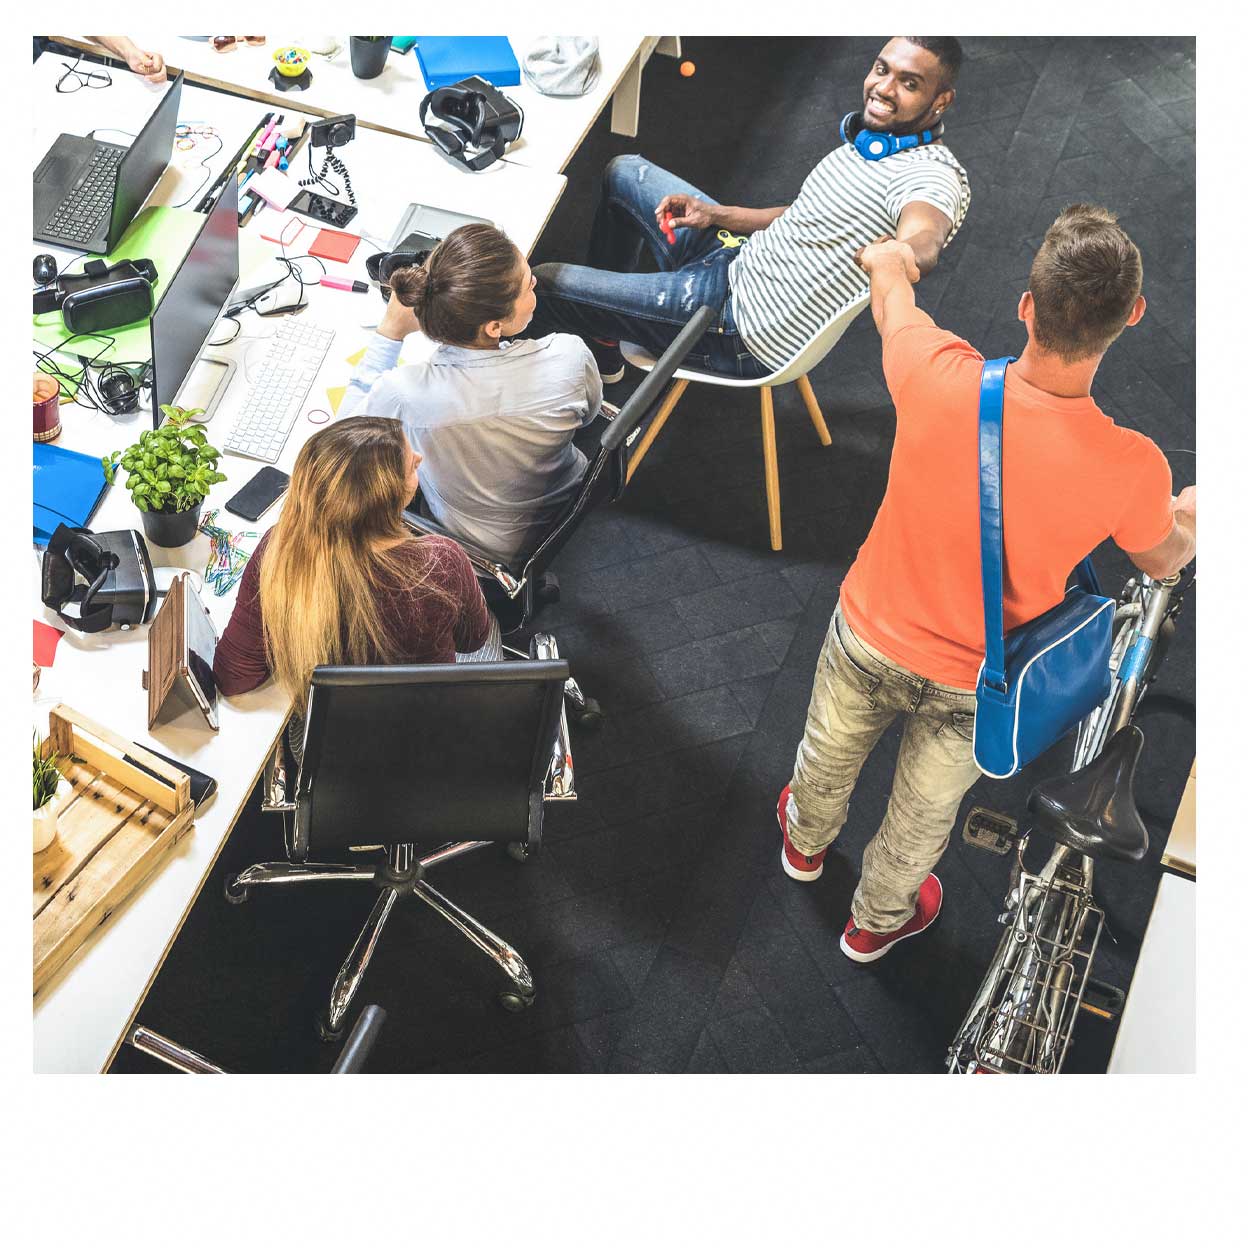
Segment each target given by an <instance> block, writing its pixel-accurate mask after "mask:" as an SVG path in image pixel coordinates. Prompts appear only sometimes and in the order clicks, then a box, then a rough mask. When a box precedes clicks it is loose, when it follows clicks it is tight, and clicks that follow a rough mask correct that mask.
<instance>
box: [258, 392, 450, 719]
mask: <svg viewBox="0 0 1248 1248" xmlns="http://www.w3.org/2000/svg"><path fill="white" fill-rule="evenodd" d="M406 446H407V442H406V437H405V435H404V433H403V426H402V425H401V424H399V422H398V421H396V420H388V419H384V418H382V417H379V416H352V417H349V418H347V419H345V420H341V421H339V422H338V423H337V424H334V425H330V426H329V428H327V429H322V430H319V431H318V432H317V433H314V434H313V435H312V436H311V437H310V438H309V439H308V440H307V442H306V443H304V446H303V449H302V450H300V452H299V455H298V458H297V459H296V460H295V469H294V472H293V473H292V474H291V480H290V489H289V491H288V493H287V495H286V501H285V504H284V505H283V509H282V515H281V518H280V519H279V520H278V522H277V524H276V525H274V527H273V532H272V536H271V537H270V538H269V544H268V547H267V548H266V550H265V554H264V562H263V564H262V565H261V568H260V602H261V606H262V608H263V616H264V635H265V648H266V650H267V651H268V658H269V666H270V668H271V670H272V672H273V675H274V676H275V677H276V679H277V682H278V684H280V685H281V686H282V687H283V688H284V689H285V690H286V691H287V692H288V693H289V694H290V695H291V696H292V697H293V698H294V700H295V705H296V707H297V708H298V709H299V710H302V709H303V707H304V704H305V702H306V699H307V690H308V681H309V679H310V678H311V676H312V669H313V668H314V667H316V666H317V665H318V664H321V663H341V664H348V663H393V662H395V661H397V660H398V659H399V658H400V657H401V656H400V655H399V654H398V653H397V652H396V649H395V645H394V641H393V639H392V638H391V637H389V636H388V635H387V633H386V631H385V628H384V626H383V623H382V621H381V620H380V619H379V618H378V614H377V609H376V603H375V594H376V593H377V591H379V590H384V591H387V592H394V593H413V592H418V591H420V590H422V589H425V590H428V592H432V593H436V594H438V595H440V596H443V597H447V598H448V600H449V596H447V595H446V594H445V592H444V591H442V590H441V589H438V588H436V587H431V586H428V585H427V584H426V578H419V577H418V578H415V579H413V574H412V569H411V564H410V562H408V561H405V560H403V559H401V558H398V557H396V556H397V555H398V551H399V549H400V547H401V545H402V544H403V543H404V541H405V539H410V540H416V539H415V538H414V537H413V536H412V534H411V531H410V530H409V529H408V528H407V527H406V526H405V525H404V524H403V520H402V512H403V507H404V505H405V504H406V503H407V502H408V495H409V491H408V485H407V462H406V454H405V451H406ZM379 547H381V548H383V549H379Z"/></svg>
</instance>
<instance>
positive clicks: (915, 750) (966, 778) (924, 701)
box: [787, 603, 979, 935]
mask: <svg viewBox="0 0 1248 1248" xmlns="http://www.w3.org/2000/svg"><path fill="white" fill-rule="evenodd" d="M898 715H904V716H905V717H906V724H905V731H904V733H903V735H902V739H901V750H900V753H899V754H898V757H897V770H896V772H895V774H894V777H893V791H892V793H891V794H890V796H889V799H888V810H887V811H886V812H885V814H884V821H883V823H881V824H880V829H879V831H878V832H877V833H876V834H875V836H873V837H872V838H871V841H870V843H869V844H868V845H867V848H866V849H865V850H864V851H863V855H862V879H861V880H860V881H859V883H858V888H857V891H856V892H855V893H854V900H853V921H854V923H855V925H856V926H858V927H860V928H863V929H864V930H865V931H868V932H874V933H875V934H877V935H885V934H887V933H888V932H893V931H896V930H897V928H899V927H901V926H903V925H904V924H905V923H906V922H907V921H908V920H909V919H910V917H911V916H912V915H913V914H914V907H915V901H916V898H917V897H918V893H919V886H920V885H921V884H922V883H923V881H924V880H925V879H926V878H927V875H928V872H930V871H931V870H932V868H933V867H934V866H935V865H936V864H937V862H939V861H940V856H941V854H943V853H944V852H945V846H946V845H948V843H949V832H950V829H951V827H952V825H953V820H954V819H955V818H956V816H957V813H958V807H959V806H960V805H961V802H962V798H963V797H964V796H965V794H966V791H967V789H969V788H970V787H971V785H972V784H973V783H974V782H975V780H976V778H977V777H978V776H979V769H978V768H977V767H976V766H975V760H974V758H973V756H972V748H971V740H972V732H973V729H974V725H975V694H974V693H973V692H972V691H971V690H968V689H955V688H953V687H951V686H949V685H938V684H936V683H934V682H933V681H930V680H926V679H924V678H923V677H922V676H918V675H916V674H915V673H914V672H911V671H909V670H907V669H906V668H904V667H902V666H901V665H900V664H898V663H894V662H893V661H892V660H891V659H886V658H885V657H884V656H883V655H882V654H881V653H880V652H879V651H878V650H876V649H875V648H874V647H872V646H869V645H867V643H866V642H864V641H863V640H862V639H861V638H859V637H857V636H856V635H855V634H854V632H853V630H852V629H851V628H850V627H849V625H848V624H847V623H846V622H845V619H844V617H843V616H842V615H841V608H840V604H839V603H838V604H837V608H836V610H835V612H834V613H833V615H832V623H831V624H830V625H829V627H828V635H827V638H826V640H825V641H824V643H823V650H822V652H821V653H820V655H819V666H818V670H817V672H816V674H815V685H814V689H813V691H812V692H811V696H810V709H809V710H808V711H807V714H806V732H805V734H804V735H803V737H802V743H801V745H800V746H798V750H797V762H796V764H795V766H794V769H793V779H792V781H791V785H792V788H791V792H790V795H789V805H788V811H787V821H788V832H789V839H790V840H791V841H792V842H793V845H794V846H795V847H796V848H797V849H798V850H800V851H801V852H802V853H804V854H815V853H818V852H819V851H820V850H821V849H825V848H826V847H827V846H828V845H830V844H831V843H832V842H833V841H834V840H835V839H836V837H837V835H838V834H839V833H840V831H841V828H842V827H844V825H845V819H846V816H847V814H848V812H849V797H850V794H851V793H852V792H853V791H854V785H855V784H856V783H857V780H858V773H859V772H860V771H861V770H862V765H863V763H864V762H866V759H867V755H868V754H870V753H871V751H872V750H873V749H874V748H875V746H876V743H877V742H878V741H879V739H880V737H881V736H882V735H883V734H884V730H885V729H886V728H887V727H888V726H889V725H890V724H891V723H892V722H893V720H894V719H896V718H897V716H898Z"/></svg>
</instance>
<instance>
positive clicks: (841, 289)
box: [728, 143, 971, 370]
mask: <svg viewBox="0 0 1248 1248" xmlns="http://www.w3.org/2000/svg"><path fill="white" fill-rule="evenodd" d="M916 200H918V201H921V202H923V203H925V204H931V205H933V206H934V207H935V208H938V209H939V210H940V211H941V212H943V213H944V214H945V216H947V217H948V218H949V220H950V221H952V222H953V229H952V230H950V231H949V238H950V239H952V238H953V236H954V235H955V234H956V233H957V232H958V227H959V226H961V224H962V221H963V219H964V218H965V216H966V210H967V208H968V207H969V206H970V202H971V184H970V182H969V181H968V180H967V176H966V170H965V169H963V168H962V166H961V165H960V164H958V162H957V160H956V159H955V158H954V155H953V153H952V152H950V151H949V149H948V148H947V147H944V146H943V145H940V144H936V145H933V146H930V147H919V148H913V149H911V150H909V151H905V152H897V153H896V154H895V155H892V156H886V157H885V158H884V159H883V160H864V159H863V157H862V156H860V155H859V154H858V151H857V149H856V148H855V147H854V145H853V144H852V143H846V144H843V145H842V146H841V147H838V148H837V149H836V150H835V151H834V152H832V153H830V154H829V155H827V156H825V157H824V158H823V160H821V161H820V162H819V163H818V164H817V165H816V166H815V168H814V169H813V170H811V173H810V176H809V177H807V179H806V181H805V182H804V183H803V184H802V189H801V191H800V192H799V193H798V196H797V198H796V199H795V200H794V201H793V202H792V203H791V204H790V205H789V207H788V208H786V209H785V210H784V212H783V214H782V215H780V216H779V217H777V218H776V219H775V220H774V221H773V222H772V223H771V224H770V225H769V226H768V227H767V228H766V229H765V230H760V231H759V232H758V233H757V234H754V235H753V236H751V238H750V239H749V241H748V242H747V243H745V244H744V245H743V246H742V248H741V252H740V254H739V255H738V256H737V258H736V259H735V260H734V261H733V262H732V264H731V265H730V266H729V268H728V280H729V285H730V287H731V290H732V308H733V313H734V315H735V317H736V322H737V329H738V331H739V332H740V334H741V337H742V340H743V341H744V342H745V345H746V346H747V347H748V348H749V351H750V354H751V355H753V356H755V357H756V358H757V359H760V360H762V362H763V363H764V364H766V365H768V366H769V367H770V368H772V369H775V370H779V369H781V368H784V367H785V366H786V365H787V364H788V363H789V361H790V360H792V359H793V357H794V356H795V355H797V354H798V353H799V352H800V351H801V350H802V348H803V347H804V346H806V344H807V343H808V342H810V340H811V339H812V338H814V337H815V336H816V335H817V334H818V333H819V331H820V330H821V329H823V327H824V326H825V325H826V324H827V323H828V322H829V321H830V320H831V319H832V318H833V317H835V316H837V315H838V314H839V313H840V312H841V311H843V310H844V309H845V308H846V307H848V306H849V304H851V303H852V302H853V301H854V300H855V299H857V298H858V296H859V295H861V294H862V293H863V292H864V291H865V290H866V289H867V287H868V286H869V284H870V283H869V280H868V278H867V275H866V274H865V273H864V272H863V271H862V270H861V269H860V268H859V267H858V266H857V265H856V264H855V263H854V253H855V252H856V251H857V250H858V248H859V247H865V246H866V245H867V244H868V243H870V242H871V240H872V239H875V238H878V237H879V236H880V235H881V234H893V233H895V231H896V229H897V219H898V218H899V217H900V216H901V210H902V209H903V208H904V207H905V206H906V205H907V204H909V203H913V202H915V201H916ZM946 241H948V240H946Z"/></svg>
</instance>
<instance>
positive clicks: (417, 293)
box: [390, 265, 429, 315]
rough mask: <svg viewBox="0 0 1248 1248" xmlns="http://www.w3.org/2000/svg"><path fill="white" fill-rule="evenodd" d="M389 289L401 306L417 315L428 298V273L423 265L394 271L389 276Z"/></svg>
mask: <svg viewBox="0 0 1248 1248" xmlns="http://www.w3.org/2000/svg"><path fill="white" fill-rule="evenodd" d="M390 289H391V290H393V291H394V293H395V294H396V295H398V297H399V302H400V303H401V304H403V305H405V306H406V307H409V308H411V309H412V310H413V311H415V312H416V313H417V314H418V315H419V313H420V310H421V309H422V308H423V307H424V306H425V301H426V299H428V297H429V273H428V271H427V270H426V269H425V267H424V265H410V266H409V267H407V268H405V269H395V271H394V272H393V273H391V274H390Z"/></svg>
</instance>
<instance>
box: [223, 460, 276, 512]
mask: <svg viewBox="0 0 1248 1248" xmlns="http://www.w3.org/2000/svg"><path fill="white" fill-rule="evenodd" d="M289 484H290V478H289V477H288V476H287V475H286V474H285V473H284V472H282V470H281V469H280V468H274V467H273V466H272V465H270V466H269V467H267V468H261V469H260V471H259V472H258V473H256V475H255V476H254V477H252V479H251V480H250V481H248V482H247V484H246V485H245V486H243V488H242V489H241V490H239V492H238V493H237V494H235V495H234V497H233V498H231V499H230V501H229V502H228V503H226V505H225V509H226V511H229V512H232V513H233V514H234V515H236V516H239V517H241V518H242V519H243V520H259V519H260V517H261V516H262V515H264V513H265V512H266V511H268V509H269V508H270V507H272V506H273V504H274V503H275V502H277V500H278V499H279V498H281V496H282V495H283V494H285V493H286V487H287V486H288V485H289Z"/></svg>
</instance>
